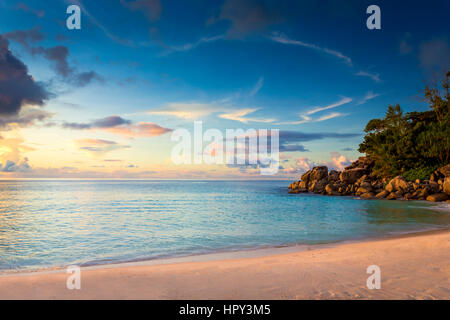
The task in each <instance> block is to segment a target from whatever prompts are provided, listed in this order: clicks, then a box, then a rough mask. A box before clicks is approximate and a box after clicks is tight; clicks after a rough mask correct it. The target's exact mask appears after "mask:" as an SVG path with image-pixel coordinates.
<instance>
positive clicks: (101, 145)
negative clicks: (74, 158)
mask: <svg viewBox="0 0 450 320" xmlns="http://www.w3.org/2000/svg"><path fill="white" fill-rule="evenodd" d="M74 142H75V145H76V146H77V147H78V149H79V150H82V151H86V152H87V153H88V154H90V155H93V156H103V155H105V154H106V153H108V152H111V151H114V150H119V149H127V148H129V147H130V146H126V145H121V144H118V143H117V142H115V141H110V140H103V139H79V140H74Z"/></svg>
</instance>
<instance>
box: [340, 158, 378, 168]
mask: <svg viewBox="0 0 450 320" xmlns="http://www.w3.org/2000/svg"><path fill="white" fill-rule="evenodd" d="M374 164H375V161H374V160H372V159H370V158H368V157H359V158H358V160H356V161H355V162H353V163H352V164H351V165H349V166H348V167H346V168H345V170H350V169H355V168H361V169H366V170H367V171H370V170H371V169H372V168H373V166H374Z"/></svg>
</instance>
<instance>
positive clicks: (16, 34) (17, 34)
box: [3, 26, 45, 48]
mask: <svg viewBox="0 0 450 320" xmlns="http://www.w3.org/2000/svg"><path fill="white" fill-rule="evenodd" d="M3 37H5V38H6V39H8V40H13V41H16V42H18V43H20V44H21V45H23V46H25V47H28V48H29V45H30V43H35V42H39V41H43V40H44V39H45V36H44V35H43V34H42V33H41V28H40V27H37V26H36V27H34V28H32V29H28V30H14V31H11V32H7V33H5V34H3Z"/></svg>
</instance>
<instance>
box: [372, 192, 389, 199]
mask: <svg viewBox="0 0 450 320" xmlns="http://www.w3.org/2000/svg"><path fill="white" fill-rule="evenodd" d="M388 195H389V192H388V191H386V190H383V191H381V192H379V193H377V195H376V196H375V198H377V199H384V198H386V197H387V196H388Z"/></svg>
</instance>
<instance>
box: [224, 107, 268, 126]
mask: <svg viewBox="0 0 450 320" xmlns="http://www.w3.org/2000/svg"><path fill="white" fill-rule="evenodd" d="M257 110H258V109H240V110H235V111H232V112H229V113H222V114H220V115H219V118H222V119H227V120H234V121H239V122H242V123H248V122H261V123H271V122H274V121H275V119H262V118H246V117H245V116H246V115H248V114H250V113H253V112H255V111H257Z"/></svg>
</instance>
